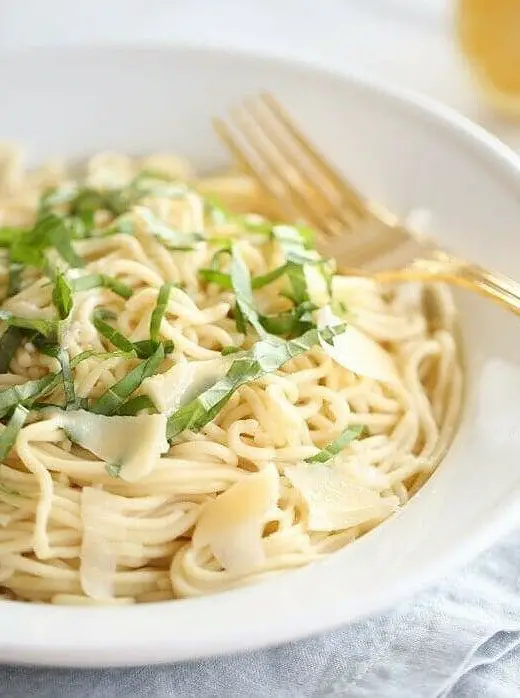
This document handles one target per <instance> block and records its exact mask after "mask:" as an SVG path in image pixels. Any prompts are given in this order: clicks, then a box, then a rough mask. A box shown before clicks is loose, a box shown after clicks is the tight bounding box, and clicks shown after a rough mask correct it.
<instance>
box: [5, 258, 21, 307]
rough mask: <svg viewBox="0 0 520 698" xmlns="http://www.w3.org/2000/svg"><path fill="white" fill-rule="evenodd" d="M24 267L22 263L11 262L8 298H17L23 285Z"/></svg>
mask: <svg viewBox="0 0 520 698" xmlns="http://www.w3.org/2000/svg"><path fill="white" fill-rule="evenodd" d="M23 269H24V266H23V264H21V263H20V262H13V261H10V262H9V278H8V281H7V298H11V296H15V295H16V294H17V293H18V292H19V291H20V288H21V285H22V274H23Z"/></svg>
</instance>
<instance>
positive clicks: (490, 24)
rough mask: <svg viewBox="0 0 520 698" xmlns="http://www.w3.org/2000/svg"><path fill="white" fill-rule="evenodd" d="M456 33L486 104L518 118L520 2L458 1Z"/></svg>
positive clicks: (502, 0)
mask: <svg viewBox="0 0 520 698" xmlns="http://www.w3.org/2000/svg"><path fill="white" fill-rule="evenodd" d="M457 2H458V8H457V33H458V36H459V41H460V44H461V47H462V50H463V52H464V54H465V56H466V58H467V59H468V63H469V65H470V68H471V70H472V72H473V74H474V76H475V78H476V80H477V82H478V84H479V86H480V88H481V90H482V91H483V93H484V96H485V98H486V100H487V101H488V102H490V103H491V104H492V105H493V106H495V107H497V108H498V109H500V110H501V111H503V112H507V113H509V114H514V115H515V116H517V117H520V0H457Z"/></svg>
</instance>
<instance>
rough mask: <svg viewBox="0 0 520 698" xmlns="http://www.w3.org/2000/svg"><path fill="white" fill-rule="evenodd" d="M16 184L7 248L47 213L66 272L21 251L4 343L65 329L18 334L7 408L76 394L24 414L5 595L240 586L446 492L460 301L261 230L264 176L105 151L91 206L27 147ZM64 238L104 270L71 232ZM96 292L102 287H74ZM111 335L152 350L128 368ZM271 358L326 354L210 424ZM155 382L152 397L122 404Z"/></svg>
mask: <svg viewBox="0 0 520 698" xmlns="http://www.w3.org/2000/svg"><path fill="white" fill-rule="evenodd" d="M0 177H1V179H0V229H2V228H7V227H9V228H14V229H16V230H15V231H14V232H13V235H22V234H24V233H20V232H19V230H23V231H26V230H31V229H32V227H33V226H34V225H35V222H36V221H37V220H38V218H39V217H40V219H41V217H42V216H44V215H49V216H50V217H49V219H48V220H50V221H51V223H52V224H53V225H54V224H55V225H56V228H55V229H54V228H53V231H54V232H53V233H52V236H51V235H50V236H49V240H51V243H50V244H49V245H47V247H46V248H45V249H44V250H43V253H42V254H43V259H44V261H43V262H42V261H41V259H40V258H39V260H36V262H33V261H32V258H30V255H31V254H32V253H31V252H30V251H27V249H26V248H24V247H23V246H22V252H21V253H18V252H17V251H16V249H15V248H14V246H13V245H11V246H10V245H9V243H6V244H4V246H3V248H2V249H1V250H0V256H1V264H0V286H1V289H0V291H1V293H2V297H5V300H4V301H3V303H2V305H1V309H2V310H3V311H6V312H7V315H2V319H4V318H7V319H6V322H4V323H3V324H4V328H3V332H4V336H3V337H2V341H3V342H4V344H6V343H7V340H6V335H5V333H6V332H7V331H8V328H9V327H14V326H13V325H10V323H13V322H17V321H16V320H13V318H24V319H25V321H27V319H29V320H31V321H34V320H42V321H45V323H47V325H45V324H44V325H43V329H44V330H45V332H43V333H42V332H40V333H39V334H38V333H37V331H36V330H34V331H33V330H31V328H29V327H23V328H21V333H20V334H21V336H20V337H18V335H16V332H14V331H12V333H11V334H12V336H13V337H15V338H16V337H18V339H19V343H18V345H17V346H16V348H15V351H14V352H13V355H12V357H11V358H10V361H8V364H7V365H6V367H5V372H4V373H3V374H2V375H0V389H1V391H2V392H0V405H3V404H4V403H2V397H4V398H5V396H7V395H10V393H7V391H8V390H9V389H12V388H13V387H14V386H23V385H29V384H28V382H29V381H41V380H42V379H45V377H46V376H47V377H49V376H50V377H51V378H52V375H53V374H55V375H56V376H57V379H56V382H55V385H54V386H52V385H51V388H50V389H49V390H47V391H43V392H40V394H38V395H36V396H35V397H32V398H30V399H25V400H24V399H23V396H21V397H19V398H18V399H17V401H15V403H10V404H9V405H8V407H7V408H6V409H5V410H4V413H3V417H2V424H3V425H4V426H3V427H0V429H1V433H0V436H1V437H2V438H3V439H4V441H5V442H6V443H7V442H8V439H7V436H6V431H7V429H11V428H12V429H15V427H16V424H15V421H16V419H17V418H18V417H19V418H20V420H21V421H22V420H23V421H22V424H21V425H18V429H17V431H16V432H15V433H14V444H13V445H12V448H7V452H6V453H5V457H4V458H3V459H2V464H1V465H0V585H1V587H0V588H1V589H2V590H3V592H2V593H3V596H4V597H5V598H12V599H16V600H25V601H39V602H50V603H56V604H96V603H112V604H129V603H134V602H147V601H159V600H165V599H174V598H182V597H192V596H198V595H201V594H209V593H213V592H217V591H221V590H225V589H232V588H234V587H237V586H240V585H243V584H247V583H250V582H256V581H259V580H261V579H264V578H266V577H268V576H270V575H272V574H275V573H279V572H281V571H284V570H289V569H293V568H297V567H300V566H302V565H305V564H307V563H309V562H312V561H315V560H318V559H320V558H322V557H323V556H326V555H328V554H330V553H332V552H333V551H336V550H338V549H340V548H342V547H343V546H345V545H348V544H349V543H351V542H352V541H354V540H355V539H357V538H358V537H360V536H362V535H363V534H364V533H366V532H367V531H369V530H371V529H372V528H373V527H375V526H377V525H378V524H379V523H380V522H381V521H383V520H384V519H386V518H387V517H389V516H390V515H391V514H392V513H393V512H395V511H396V510H397V509H399V507H401V506H402V505H404V504H406V502H407V501H408V499H409V498H410V497H411V496H412V495H413V494H414V493H415V492H416V491H417V489H418V488H420V487H421V486H422V485H423V484H424V482H425V481H426V480H427V479H428V477H429V475H430V474H431V472H432V470H433V469H434V468H435V467H436V465H437V463H438V462H439V460H440V459H441V458H442V456H443V454H444V452H445V450H446V448H447V446H448V445H449V442H450V439H451V437H452V435H453V431H454V429H455V427H456V423H457V418H458V414H459V411H460V407H461V394H462V374H461V367H460V357H459V350H458V347H457V343H456V340H455V320H456V314H455V310H454V306H453V301H452V298H451V295H450V293H449V291H448V290H447V289H446V288H444V287H443V286H435V287H433V286H432V287H429V286H428V287H426V286H418V285H414V286H408V285H407V286H395V287H390V286H385V287H382V286H379V285H376V284H375V283H372V282H370V281H367V280H365V279H359V278H348V277H339V276H337V275H334V270H333V267H332V266H331V264H330V263H329V264H320V263H319V257H318V255H317V253H315V252H314V251H312V250H311V249H310V245H309V244H308V237H307V232H308V231H307V230H306V229H303V228H301V227H300V228H299V227H292V226H278V228H277V229H276V230H278V233H279V236H278V237H277V236H276V230H275V234H273V232H272V230H273V226H272V225H270V224H268V223H267V220H266V219H265V218H261V217H260V216H258V215H256V216H255V215H249V214H250V213H251V212H253V213H254V214H260V215H261V216H273V215H275V214H274V211H273V210H272V209H271V208H270V205H269V203H268V202H266V201H265V200H264V199H263V197H262V195H261V194H260V192H259V191H258V190H257V189H256V187H255V185H254V184H253V183H252V182H251V181H250V180H249V179H247V178H246V177H243V176H240V175H235V174H229V175H226V176H222V177H216V178H211V179H202V180H196V179H195V178H194V176H193V173H192V172H191V171H190V168H189V166H188V165H187V164H186V163H185V162H183V161H182V160H181V159H179V158H176V157H173V156H169V155H154V156H151V157H147V158H142V159H136V158H134V159H131V158H129V157H126V156H123V155H116V154H108V153H103V154H99V155H96V156H95V157H93V158H92V159H91V160H90V161H89V163H88V166H87V170H86V174H85V178H84V180H82V183H81V184H80V185H77V183H75V182H74V181H73V180H71V179H70V178H69V176H68V175H67V173H66V172H65V171H64V169H63V168H62V167H61V166H58V165H52V166H49V167H47V168H45V169H43V170H40V171H33V172H26V171H25V170H24V169H23V168H22V166H21V163H20V160H19V156H18V154H17V153H16V152H15V151H12V150H10V149H8V148H5V149H4V151H2V154H1V155H0ZM82 187H83V189H84V190H88V192H90V194H89V195H88V196H87V195H85V194H84V192H83V200H82V202H83V203H82V204H81V206H80V205H79V204H78V200H79V199H78V192H81V191H83V190H82V189H81V188H82ZM92 191H93V192H98V193H99V192H101V193H103V196H104V195H105V194H106V193H107V192H108V194H110V193H111V192H112V193H114V192H119V193H121V192H123V194H124V196H123V199H125V196H126V199H125V200H124V201H123V203H124V206H121V201H119V202H116V203H117V205H116V204H115V203H114V202H113V201H111V200H108V199H109V197H107V201H104V200H102V197H98V199H96V198H95V197H94V204H93V205H92V206H90V204H89V198H88V197H89V196H91V192H92ZM136 191H137V195H135V196H134V198H132V196H133V195H134V194H135V192H136ZM48 192H51V194H48ZM132 192H133V193H132ZM46 197H47V198H46ZM74 197H76V198H74ZM120 198H121V197H120ZM217 200H218V202H219V204H216V203H215V202H216V201H217ZM220 204H222V206H221V205H220ZM89 206H90V208H89ZM74 207H76V209H77V210H76V209H74ZM42 211H43V213H42ZM229 211H232V213H229ZM63 221H65V224H66V229H67V230H68V232H69V236H70V239H71V240H72V242H69V243H68V245H69V247H71V248H72V250H73V253H74V254H75V255H76V256H77V257H79V259H80V260H81V262H82V265H81V266H75V264H74V263H73V258H72V257H71V255H70V253H69V252H67V249H68V247H67V246H65V248H64V247H63V242H60V240H61V238H59V237H58V233H56V230H62V228H59V226H60V225H62V224H63ZM49 225H50V224H49ZM161 226H162V227H161ZM285 228H289V233H290V235H289V238H290V240H291V241H292V242H294V240H296V241H297V250H296V252H297V254H296V253H294V254H293V252H294V250H293V252H290V250H289V251H288V249H289V247H290V246H288V245H287V244H285V243H284V235H285V234H286V233H287V231H286V230H285ZM280 231H281V232H280ZM284 231H285V232H284ZM0 232H1V231H0ZM55 233H56V234H55ZM289 233H287V234H289ZM298 235H300V236H301V238H298ZM34 239H35V240H36V242H35V243H34V244H37V237H35V238H34ZM172 240H175V243H172ZM53 241H54V242H53ZM179 241H180V242H179ZM31 244H32V243H31ZM284 245H285V246H284ZM26 247H27V246H26ZM17 254H21V255H22V256H23V254H25V255H26V257H27V260H28V261H27V262H26V263H20V262H18V263H16V262H13V260H16V259H17V257H16V255H17ZM291 254H293V256H290V255H291ZM298 254H300V255H302V256H303V262H301V260H300V262H298V261H296V262H295V261H294V259H296V260H298V259H299V257H298V256H297V255H298ZM65 257H67V259H65ZM71 259H72V263H71ZM288 260H289V261H288ZM291 260H293V261H291ZM17 264H18V266H17ZM241 264H243V267H245V272H244V268H243V267H241V266H240V265H241ZM233 265H235V266H234V267H233ZM284 265H285V266H284ZM282 268H284V269H285V271H284V272H283V273H280V275H279V276H278V277H277V278H273V280H272V281H270V282H267V283H265V285H262V286H260V287H257V288H254V287H255V283H256V282H255V279H259V278H260V279H261V278H262V277H265V275H266V274H268V273H269V272H272V271H273V270H276V269H282ZM208 270H209V271H208ZM233 270H234V271H233ZM16 274H18V276H19V279H18V283H17V284H16V283H14V282H15V281H16V279H15V276H16ZM233 274H235V276H233ZM291 274H294V277H293V276H291ZM86 276H89V277H91V278H92V279H93V281H92V283H94V282H95V280H96V279H97V280H98V281H99V282H100V283H99V285H93V286H92V287H91V288H85V289H84V290H75V284H76V286H78V288H79V287H80V286H79V284H78V280H79V279H82V278H83V277H86ZM107 278H109V279H111V280H114V279H115V280H117V282H120V283H121V284H123V288H122V289H121V288H119V289H118V292H116V290H114V288H116V289H117V286H115V287H114V288H111V287H110V285H107V284H109V283H112V285H113V281H110V282H108V281H107ZM239 278H240V279H241V281H240V289H242V290H243V288H244V278H245V287H246V293H245V296H244V297H245V298H246V300H243V299H242V301H241V300H240V298H241V296H240V294H239V292H238V291H237V288H238V279H239ZM230 279H231V282H232V283H231V287H230V286H229V283H230ZM60 283H63V285H64V289H65V290H63V288H62V287H61V286H60V285H59V284H60ZM248 283H249V284H251V283H252V284H253V301H254V302H253V305H252V306H251V304H250V305H249V306H248V305H247V298H249V300H251V298H250V296H248V294H247V286H248ZM168 284H170V286H168ZM291 284H292V285H291ZM67 288H72V289H73V295H72V300H71V299H70V298H69V297H68V295H67V293H68V292H67ZM56 289H57V290H56ZM60 289H61V296H60ZM249 289H250V286H249ZM295 289H296V290H295ZM121 294H123V295H121ZM298 294H300V296H299V298H297V297H296V296H297V295H298ZM288 295H289V296H290V297H288ZM302 299H303V300H302ZM71 303H72V306H71V307H70V304H71ZM161 304H162V315H161ZM67 308H68V309H67ZM248 308H249V310H248ZM60 309H61V310H60ZM60 313H62V315H60ZM298 313H299V314H300V317H296V315H297V314H298ZM57 314H58V315H57ZM240 316H242V317H240ZM57 317H59V318H60V322H59V323H57V321H56V318H57ZM9 318H10V319H9ZM53 322H54V325H52V323H53ZM103 323H104V324H103ZM284 323H285V324H286V325H287V328H288V329H287V330H284V328H283V327H282V324H284ZM291 323H292V325H291ZM26 324H27V322H26ZM29 324H30V323H29ZM107 325H108V326H109V328H113V329H115V330H116V331H117V332H118V333H119V334H118V336H119V338H120V337H121V336H122V337H123V338H126V340H127V342H130V343H131V345H132V346H133V347H136V348H135V349H132V346H130V348H128V347H126V349H121V348H119V347H118V345H117V343H116V344H114V343H113V342H112V340H111V339H110V338H109V335H107V332H109V330H108V331H107V329H106V326H107ZM316 326H317V327H318V329H316ZM49 327H51V328H55V331H54V330H52V331H51V330H50V329H49ZM100 328H102V331H100ZM152 328H153V332H152ZM330 328H332V332H333V333H334V332H337V336H335V337H334V338H333V339H332V340H331V339H330V337H329V340H328V341H327V336H328V335H327V332H329V334H330V332H331V330H330ZM19 329H20V328H19ZM53 332H54V334H53ZM264 332H265V337H262V336H259V333H261V334H263V333H264ZM313 333H314V334H313ZM320 333H321V334H320ZM342 333H343V334H342ZM152 334H154V336H155V339H153V337H152ZM43 335H45V337H43ZM318 335H319V337H318ZM111 336H112V339H113V340H114V341H115V342H119V343H120V344H121V341H120V339H118V338H117V337H116V336H113V335H111ZM273 337H274V339H273ZM317 337H318V339H316V338H317ZM342 337H343V339H342ZM263 338H264V340H265V342H267V344H266V346H268V347H270V349H269V351H271V349H272V347H275V349H276V351H278V352H281V351H285V349H284V347H287V344H288V343H289V342H298V341H307V339H306V338H308V342H309V346H308V348H307V349H306V350H305V351H302V350H301V347H300V348H298V347H296V345H294V347H295V349H294V351H295V352H299V353H294V355H292V354H291V356H292V358H290V357H289V360H286V361H283V362H281V363H280V362H278V363H280V365H276V366H274V368H273V370H264V371H263V372H260V375H257V374H255V376H256V377H253V378H252V379H248V378H247V376H248V375H253V373H250V374H247V372H244V373H243V374H241V378H240V380H242V381H243V382H242V383H241V384H240V385H238V386H237V387H236V389H234V391H233V392H232V394H230V395H228V396H227V398H226V400H225V401H224V402H222V404H220V403H219V405H218V409H216V411H215V412H214V414H211V415H210V414H209V413H208V415H206V416H204V417H201V418H200V419H199V421H198V422H196V421H194V420H195V417H192V421H189V422H187V421H186V419H187V417H186V419H185V415H186V414H187V410H188V409H190V410H191V408H192V407H193V409H195V407H194V405H195V402H196V401H197V400H198V398H199V397H200V396H201V395H202V396H205V395H207V394H208V392H211V391H212V388H213V387H214V386H215V385H216V384H218V385H219V386H220V385H221V382H222V381H223V380H224V381H225V380H226V378H225V377H226V374H228V376H229V373H228V372H231V373H232V372H233V371H235V373H236V372H237V371H238V369H237V363H236V361H238V360H239V359H241V358H242V361H243V362H244V366H245V364H246V363H247V361H248V359H247V357H249V356H250V355H251V351H253V350H254V347H255V346H256V347H259V345H260V343H261V340H262V339H263ZM154 342H155V343H154ZM330 342H332V344H331V343H330ZM136 343H141V344H136ZM146 343H148V344H146ZM49 346H50V348H49ZM122 346H123V345H122ZM124 346H126V345H124ZM262 346H263V344H262ZM150 347H151V348H150ZM291 347H293V344H291ZM275 349H272V351H273V352H274V351H275ZM3 350H5V347H2V346H1V345H0V358H1V357H2V351H3ZM60 350H61V353H60ZM235 350H236V351H235ZM258 351H259V350H258ZM291 351H292V349H291ZM63 352H65V353H66V355H67V357H68V359H67V357H65V358H64V355H63ZM139 352H141V354H140V355H139ZM147 352H148V353H147ZM234 352H235V353H234ZM342 352H343V353H342ZM244 357H246V358H244ZM67 361H68V363H69V368H70V373H71V376H72V388H71V380H68V381H67V378H66V376H67ZM266 361H267V359H266ZM269 361H274V359H273V358H272V355H271V354H269ZM153 362H156V365H155V366H152V364H153ZM202 362H204V364H203V363H202ZM275 363H276V362H275ZM145 365H146V367H148V368H149V369H150V373H149V374H148V375H147V376H146V377H145V378H143V379H142V380H140V381H138V382H137V383H136V386H135V389H134V390H131V391H130V392H129V393H128V394H126V393H125V395H124V399H120V398H121V396H120V395H119V394H118V395H117V396H116V397H114V394H113V391H112V392H111V390H110V389H111V388H112V389H113V388H114V386H118V387H117V388H116V392H117V391H118V390H119V387H121V382H122V381H124V379H125V377H127V376H129V375H131V376H134V375H136V374H135V370H136V369H138V368H139V367H143V366H145ZM248 365H249V364H248ZM251 365H252V364H251ZM273 365H274V364H273ZM233 366H234V367H235V368H233ZM143 370H144V369H143ZM243 370H244V371H246V369H245V368H244V369H243ZM248 370H250V371H253V370H254V369H253V368H251V367H250V369H248ZM161 376H163V377H164V381H163V378H161ZM169 376H171V380H170V379H169V378H168V377H169ZM158 377H159V379H158ZM168 381H169V382H168ZM219 381H220V382H219ZM71 390H72V392H73V396H72V397H71V396H70V393H71ZM139 398H141V400H142V402H136V400H139ZM4 401H5V400H4ZM110 401H112V402H110ZM107 405H109V406H108V407H107ZM24 407H25V410H24ZM13 408H14V410H15V412H14V413H13ZM197 409H198V410H199V412H197V414H198V415H199V416H200V414H202V413H203V407H201V404H200V400H199V402H197ZM26 412H27V413H26ZM190 414H191V412H190ZM14 415H16V416H14ZM208 416H209V417H210V418H209V419H208ZM9 420H14V421H13V422H10V421H9ZM183 420H184V421H183ZM7 424H10V426H9V427H6V425H7ZM186 424H187V428H182V427H183V426H186ZM165 425H166V426H165ZM165 429H166V432H165ZM166 438H168V441H167V440H166ZM341 438H343V445H342V444H341V443H339V442H338V439H340V440H341ZM91 444H92V445H91ZM327 448H329V451H327V450H326V449H327ZM119 453H121V458H119V457H116V456H117V454H119Z"/></svg>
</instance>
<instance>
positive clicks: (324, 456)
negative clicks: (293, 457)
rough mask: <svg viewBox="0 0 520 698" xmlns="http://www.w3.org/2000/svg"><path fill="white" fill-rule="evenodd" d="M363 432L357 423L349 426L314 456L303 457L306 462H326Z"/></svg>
mask: <svg viewBox="0 0 520 698" xmlns="http://www.w3.org/2000/svg"><path fill="white" fill-rule="evenodd" d="M362 432H363V427H362V426H359V425H355V426H351V427H348V428H347V429H345V431H344V432H342V433H341V434H340V435H339V436H338V438H337V439H334V441H332V442H331V443H330V444H328V445H327V446H325V448H323V449H322V450H321V451H319V452H318V453H316V454H315V455H314V456H310V457H309V458H305V462H306V463H326V462H327V461H328V460H330V459H331V458H334V456H337V455H338V453H341V451H342V450H343V449H344V448H345V447H346V446H348V445H349V443H350V442H351V441H354V439H357V438H358V436H360V435H361V433H362Z"/></svg>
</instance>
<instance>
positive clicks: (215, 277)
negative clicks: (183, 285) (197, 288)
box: [198, 269, 233, 289]
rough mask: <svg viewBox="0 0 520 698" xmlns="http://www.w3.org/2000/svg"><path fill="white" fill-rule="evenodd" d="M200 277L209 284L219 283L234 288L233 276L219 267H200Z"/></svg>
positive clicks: (222, 286)
mask: <svg viewBox="0 0 520 698" xmlns="http://www.w3.org/2000/svg"><path fill="white" fill-rule="evenodd" d="M198 274H199V277H200V278H201V279H202V280H203V281H205V282H206V283H208V284H218V285H219V286H220V287H221V288H229V289H231V288H233V286H232V284H231V276H230V275H229V274H226V273H224V272H223V271H219V270H218V269H199V272H198Z"/></svg>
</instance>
